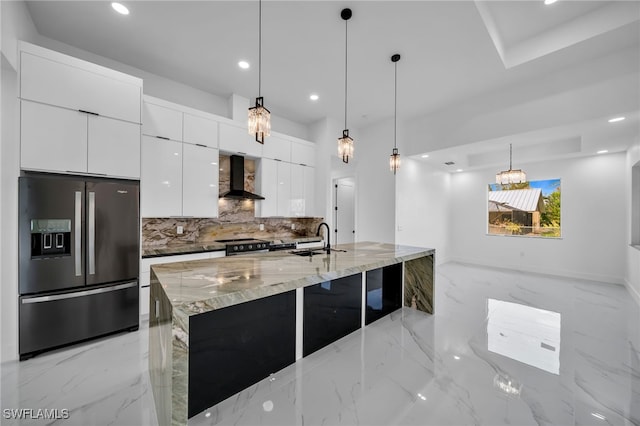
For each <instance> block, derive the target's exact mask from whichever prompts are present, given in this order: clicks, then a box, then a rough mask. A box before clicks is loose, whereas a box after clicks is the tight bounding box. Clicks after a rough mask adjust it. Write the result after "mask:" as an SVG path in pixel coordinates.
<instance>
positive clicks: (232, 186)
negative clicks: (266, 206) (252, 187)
mask: <svg viewBox="0 0 640 426" xmlns="http://www.w3.org/2000/svg"><path fill="white" fill-rule="evenodd" d="M229 168H230V169H231V170H230V171H229V191H228V192H225V193H224V194H222V195H220V198H227V199H232V200H264V197H263V196H262V195H258V194H254V193H252V192H249V191H245V190H244V157H242V156H240V155H232V156H231V157H230V158H229Z"/></svg>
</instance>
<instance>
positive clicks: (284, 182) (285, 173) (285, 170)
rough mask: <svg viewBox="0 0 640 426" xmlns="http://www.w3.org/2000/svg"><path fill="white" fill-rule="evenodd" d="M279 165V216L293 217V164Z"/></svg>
mask: <svg viewBox="0 0 640 426" xmlns="http://www.w3.org/2000/svg"><path fill="white" fill-rule="evenodd" d="M277 163H278V213H277V215H278V216H291V163H285V162H284V161H277Z"/></svg>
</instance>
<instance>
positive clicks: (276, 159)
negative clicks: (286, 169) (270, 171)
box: [274, 158, 282, 161]
mask: <svg viewBox="0 0 640 426" xmlns="http://www.w3.org/2000/svg"><path fill="white" fill-rule="evenodd" d="M274 160H275V161H282V160H280V159H278V158H274Z"/></svg>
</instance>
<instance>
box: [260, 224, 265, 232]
mask: <svg viewBox="0 0 640 426" xmlns="http://www.w3.org/2000/svg"><path fill="white" fill-rule="evenodd" d="M260 230H261V231H264V223H261V224H260Z"/></svg>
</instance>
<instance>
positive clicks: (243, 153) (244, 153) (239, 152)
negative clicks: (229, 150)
mask: <svg viewBox="0 0 640 426" xmlns="http://www.w3.org/2000/svg"><path fill="white" fill-rule="evenodd" d="M238 154H241V155H247V153H246V152H242V151H238Z"/></svg>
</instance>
